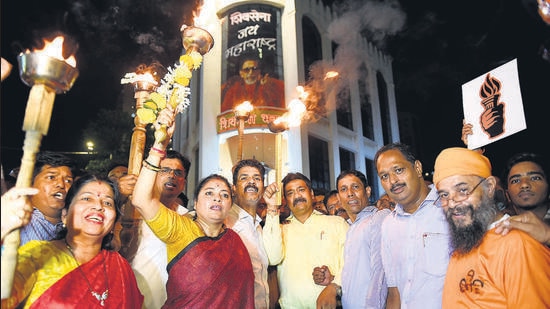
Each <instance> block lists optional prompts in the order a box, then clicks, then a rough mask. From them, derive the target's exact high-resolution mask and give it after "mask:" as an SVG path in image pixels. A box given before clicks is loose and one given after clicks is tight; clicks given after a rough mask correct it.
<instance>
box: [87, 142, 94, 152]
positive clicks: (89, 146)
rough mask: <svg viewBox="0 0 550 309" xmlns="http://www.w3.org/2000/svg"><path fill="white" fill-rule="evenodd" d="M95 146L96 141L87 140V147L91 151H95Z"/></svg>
mask: <svg viewBox="0 0 550 309" xmlns="http://www.w3.org/2000/svg"><path fill="white" fill-rule="evenodd" d="M94 146H95V144H94V142H92V141H88V142H86V147H88V151H89V152H90V153H92V152H93V151H94Z"/></svg>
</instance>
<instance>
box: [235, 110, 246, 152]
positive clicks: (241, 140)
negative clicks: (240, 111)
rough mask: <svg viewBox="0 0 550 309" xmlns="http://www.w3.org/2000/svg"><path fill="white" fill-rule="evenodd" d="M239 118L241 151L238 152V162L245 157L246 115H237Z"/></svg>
mask: <svg viewBox="0 0 550 309" xmlns="http://www.w3.org/2000/svg"><path fill="white" fill-rule="evenodd" d="M237 119H238V120H239V131H238V132H239V152H238V153H237V162H239V161H241V160H242V159H243V139H244V120H245V118H244V117H242V116H241V117H237Z"/></svg>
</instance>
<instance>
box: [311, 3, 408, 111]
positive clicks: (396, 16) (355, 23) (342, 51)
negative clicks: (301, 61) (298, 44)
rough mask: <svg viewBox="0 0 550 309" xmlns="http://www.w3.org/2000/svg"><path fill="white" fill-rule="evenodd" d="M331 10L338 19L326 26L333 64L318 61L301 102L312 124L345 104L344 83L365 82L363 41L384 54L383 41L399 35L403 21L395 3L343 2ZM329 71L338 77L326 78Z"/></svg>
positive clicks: (346, 94)
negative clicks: (321, 116) (332, 52)
mask: <svg viewBox="0 0 550 309" xmlns="http://www.w3.org/2000/svg"><path fill="white" fill-rule="evenodd" d="M333 10H335V12H336V13H337V15H338V16H339V17H337V18H336V19H335V20H334V21H332V22H331V23H330V24H329V26H328V37H329V39H331V40H332V41H333V42H334V43H336V44H337V45H338V46H337V48H336V50H335V52H334V60H333V62H327V61H318V62H315V63H313V64H312V65H311V66H310V68H309V80H308V81H307V85H306V86H305V89H306V91H307V92H308V93H309V94H310V96H309V97H308V98H307V99H306V102H305V103H306V106H308V111H310V113H309V116H308V119H307V120H309V121H312V120H313V121H314V120H315V117H316V116H314V114H320V115H326V114H328V113H330V112H332V111H334V110H335V109H336V108H338V107H339V106H340V105H341V104H340V102H342V101H344V100H348V98H349V87H348V85H349V83H348V81H354V80H358V79H362V80H365V79H366V76H365V75H366V74H367V70H365V69H364V66H363V64H364V63H365V61H366V60H367V61H368V59H366V58H365V51H364V50H363V49H362V46H361V41H362V40H363V38H366V39H367V40H368V41H369V42H370V43H371V44H373V45H374V46H375V47H377V48H378V49H379V50H381V51H384V48H385V40H386V39H387V38H388V36H392V35H395V34H397V33H398V32H399V31H401V30H402V29H403V27H404V25H405V21H406V15H405V13H404V11H403V10H402V8H401V7H400V5H399V3H398V2H397V1H396V0H389V1H376V0H368V1H347V2H344V3H342V4H339V5H338V6H333ZM330 71H336V72H338V74H339V75H338V77H334V78H327V76H326V73H327V72H330Z"/></svg>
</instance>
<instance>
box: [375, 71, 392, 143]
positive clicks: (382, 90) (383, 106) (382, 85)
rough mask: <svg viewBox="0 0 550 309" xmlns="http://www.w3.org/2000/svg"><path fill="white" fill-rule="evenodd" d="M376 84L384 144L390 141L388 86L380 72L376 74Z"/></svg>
mask: <svg viewBox="0 0 550 309" xmlns="http://www.w3.org/2000/svg"><path fill="white" fill-rule="evenodd" d="M376 81H377V84H378V97H379V98H380V116H381V117H382V119H381V122H382V134H383V136H384V145H386V144H389V143H391V142H392V140H393V137H392V134H391V118H390V106H389V102H388V86H387V85H386V81H385V80H384V77H383V76H382V74H380V72H378V73H377V74H376Z"/></svg>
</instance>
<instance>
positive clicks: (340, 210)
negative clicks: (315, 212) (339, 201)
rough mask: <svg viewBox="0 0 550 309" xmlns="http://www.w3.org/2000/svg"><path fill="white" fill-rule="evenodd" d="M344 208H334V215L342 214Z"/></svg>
mask: <svg viewBox="0 0 550 309" xmlns="http://www.w3.org/2000/svg"><path fill="white" fill-rule="evenodd" d="M345 212H346V210H345V209H344V208H339V209H338V210H336V213H335V215H339V214H342V213H345Z"/></svg>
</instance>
